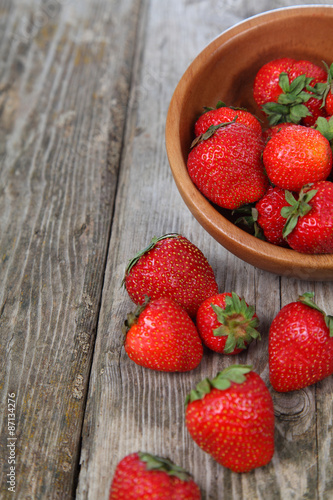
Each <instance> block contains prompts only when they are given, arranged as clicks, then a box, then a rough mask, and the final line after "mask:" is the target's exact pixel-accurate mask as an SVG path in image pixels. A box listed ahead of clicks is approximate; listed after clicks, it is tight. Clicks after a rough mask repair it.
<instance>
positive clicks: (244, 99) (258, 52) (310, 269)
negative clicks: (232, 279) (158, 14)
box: [166, 5, 333, 280]
mask: <svg viewBox="0 0 333 500" xmlns="http://www.w3.org/2000/svg"><path fill="white" fill-rule="evenodd" d="M332 26H333V6H318V5H317V6H307V7H306V6H304V7H287V8H284V9H277V10H274V11H269V12H267V13H264V14H261V15H258V16H254V17H252V18H249V19H247V20H246V21H244V22H242V23H239V24H237V25H236V26H234V27H232V28H230V29H229V30H227V31H225V32H224V33H222V34H221V35H220V36H218V37H217V38H216V39H214V40H213V41H212V42H211V43H210V44H209V45H208V46H207V47H206V48H205V49H204V50H203V51H202V52H201V53H200V54H199V55H198V56H197V57H196V59H195V60H194V61H193V62H192V64H191V65H190V66H189V67H188V69H187V70H186V72H185V73H184V75H183V77H182V79H181V80H180V82H179V84H178V86H177V88H176V90H175V92H174V95H173V97H172V100H171V102H170V106H169V111H168V116H167V123H166V148H167V154H168V158H169V163H170V167H171V170H172V173H173V176H174V179H175V182H176V184H177V187H178V189H179V191H180V193H181V195H182V197H183V199H184V201H185V203H186V204H187V206H188V208H189V209H190V210H191V212H192V213H193V215H194V216H195V217H196V218H197V220H198V221H199V222H200V223H201V224H202V226H203V227H204V228H205V229H206V230H207V231H208V232H209V233H210V234H211V235H212V236H213V237H214V238H215V239H216V240H217V241H219V242H220V243H221V244H222V245H223V246H225V247H226V248H227V249H228V250H230V251H231V252H233V253H234V254H235V255H237V256H238V257H240V258H242V259H243V260H245V261H247V262H249V263H251V264H253V265H255V266H257V267H259V268H262V269H265V270H268V271H271V272H275V273H278V274H284V275H288V276H295V277H297V278H301V279H315V280H331V279H333V256H331V255H316V256H310V255H302V254H299V253H297V252H295V251H293V250H290V249H285V248H281V247H276V246H274V245H271V244H269V243H267V242H263V241H261V240H258V239H257V238H255V237H253V236H252V235H249V234H248V233H246V232H245V231H244V230H242V229H240V228H238V227H236V226H235V225H234V224H233V223H232V221H231V218H230V212H228V211H223V210H220V209H219V208H218V207H215V206H213V205H212V204H211V203H210V202H209V201H208V200H207V199H206V198H205V197H204V196H202V195H201V193H200V192H199V191H198V190H197V189H196V187H195V186H194V184H193V183H192V181H191V179H190V177H189V175H188V173H187V168H186V161H187V156H188V152H189V149H190V144H191V142H192V140H193V129H194V123H195V121H196V120H197V118H198V117H199V116H200V115H201V114H202V112H203V107H204V106H212V107H215V105H216V103H217V102H218V101H219V100H222V101H223V102H225V103H226V104H227V105H232V106H236V107H245V108H246V109H247V110H248V111H251V112H252V113H254V114H255V115H256V116H257V117H258V118H260V119H261V120H262V122H263V126H267V125H268V124H267V122H266V121H265V117H264V115H263V114H262V113H261V111H260V109H259V108H258V107H257V105H256V103H255V101H254V99H253V94H252V89H253V82H254V78H255V75H256V73H257V71H258V70H259V68H260V67H261V66H262V65H263V64H265V63H266V62H268V61H270V60H273V59H276V58H280V57H286V56H287V57H293V58H295V59H308V60H310V61H312V62H314V63H316V64H318V65H322V64H323V63H322V61H325V62H326V63H327V64H329V65H330V64H331V62H332V61H333V42H332V37H331V32H332Z"/></svg>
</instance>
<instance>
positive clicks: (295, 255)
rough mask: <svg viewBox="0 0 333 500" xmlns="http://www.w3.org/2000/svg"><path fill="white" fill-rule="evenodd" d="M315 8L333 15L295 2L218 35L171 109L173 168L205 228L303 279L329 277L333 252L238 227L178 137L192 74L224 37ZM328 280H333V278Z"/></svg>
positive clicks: (332, 8)
mask: <svg viewBox="0 0 333 500" xmlns="http://www.w3.org/2000/svg"><path fill="white" fill-rule="evenodd" d="M311 11H327V13H329V14H330V16H332V18H333V5H325V4H310V5H293V6H288V7H281V8H277V9H272V10H269V11H265V12H262V13H259V14H256V15H253V16H251V17H249V18H247V19H244V20H242V21H240V22H238V23H236V24H235V25H233V26H231V27H230V28H227V29H226V30H224V31H223V32H222V33H220V34H219V35H217V36H216V37H215V38H213V39H212V40H211V41H210V42H209V43H208V44H207V45H206V46H205V47H204V48H203V50H202V51H201V52H200V53H199V54H198V55H197V56H196V57H195V58H194V59H193V60H192V62H191V63H190V64H189V65H188V67H187V69H186V70H185V72H184V74H183V76H182V77H181V79H180V80H179V82H178V84H177V86H176V88H175V90H174V93H173V95H172V98H171V100H170V104H169V108H168V112H167V118H166V127H165V141H166V151H167V156H168V160H169V164H170V168H171V172H172V175H173V178H174V181H175V183H176V185H177V188H178V190H179V192H180V194H181V196H182V198H183V200H184V201H185V204H186V205H187V207H188V208H189V209H190V211H191V212H192V214H193V215H194V217H195V218H196V219H197V221H198V222H199V223H200V224H201V225H202V226H203V227H204V228H205V230H206V231H207V232H208V233H209V234H210V235H211V236H213V237H214V238H215V239H216V240H217V241H219V242H220V243H221V244H222V245H223V246H224V247H225V248H226V249H227V250H229V251H231V252H232V253H233V254H234V255H236V256H237V257H240V258H241V259H242V260H244V261H246V262H248V263H250V264H252V265H254V266H255V267H259V268H263V269H267V270H269V271H271V272H274V273H277V274H280V275H295V272H296V275H297V277H301V278H303V279H312V275H313V274H315V273H316V272H317V271H318V270H320V271H321V274H320V279H322V280H325V271H329V270H330V271H332V270H333V254H303V253H299V252H297V251H295V250H292V249H290V248H284V247H281V246H277V245H273V244H271V243H269V242H267V241H263V240H260V239H258V238H256V237H255V236H253V235H251V234H249V233H247V232H246V231H244V230H243V229H241V228H239V227H237V226H236V225H235V224H234V223H232V222H231V221H229V220H228V219H227V218H225V217H224V216H223V215H222V214H220V212H219V211H218V210H216V208H214V206H213V205H212V204H211V202H210V201H208V200H207V199H206V198H205V196H204V195H202V194H201V192H200V191H199V190H198V189H197V187H196V186H195V185H194V183H193V182H192V180H191V178H190V176H189V174H188V171H187V167H186V162H185V161H184V160H183V153H182V150H181V144H180V141H179V140H178V141H175V130H179V127H180V121H179V117H180V113H179V112H178V110H179V108H180V107H181V106H180V104H181V103H182V102H183V98H184V97H185V94H186V91H187V89H188V88H189V85H190V83H189V81H190V77H191V78H193V76H195V74H196V73H198V71H199V70H200V69H201V62H202V60H203V59H204V58H207V55H208V54H212V53H213V52H215V50H217V48H218V47H219V46H220V45H221V43H223V42H224V41H228V40H230V39H231V38H233V37H234V36H236V35H237V34H238V33H239V32H243V31H244V28H247V29H248V30H250V29H251V28H253V27H254V26H257V25H258V24H257V23H258V21H259V24H263V23H264V22H267V20H269V19H272V20H274V21H275V20H276V16H278V17H279V18H281V19H283V18H284V17H289V16H291V15H306V16H308V15H309V13H310V12H311ZM180 158H181V160H182V161H180ZM244 251H246V256H244ZM258 261H259V264H258ZM260 264H261V265H260ZM267 266H268V267H267ZM314 279H316V278H314ZM326 279H333V277H332V276H330V277H328V278H326Z"/></svg>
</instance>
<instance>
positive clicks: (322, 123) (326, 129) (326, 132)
mask: <svg viewBox="0 0 333 500" xmlns="http://www.w3.org/2000/svg"><path fill="white" fill-rule="evenodd" d="M315 129H316V130H318V131H319V132H320V133H321V134H322V135H323V136H324V137H326V139H327V140H328V141H329V142H330V143H331V147H332V148H333V144H332V143H333V116H331V117H330V119H329V120H326V118H324V117H323V116H319V117H318V118H317V121H316V124H315Z"/></svg>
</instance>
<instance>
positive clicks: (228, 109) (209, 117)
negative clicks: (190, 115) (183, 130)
mask: <svg viewBox="0 0 333 500" xmlns="http://www.w3.org/2000/svg"><path fill="white" fill-rule="evenodd" d="M205 110H206V111H205V113H203V114H202V115H201V116H200V118H198V120H197V121H196V123H195V125H194V133H195V135H196V137H198V136H199V135H201V134H204V133H205V132H206V131H207V130H208V129H209V127H210V126H211V125H218V124H219V123H227V122H232V121H234V120H235V121H237V122H238V123H243V124H244V125H247V126H248V127H250V128H252V129H253V130H254V131H255V132H257V133H258V135H261V134H262V128H261V123H260V121H259V120H258V118H257V117H255V116H254V115H253V114H252V113H250V112H249V111H246V110H245V109H240V108H234V107H232V106H226V105H225V104H224V103H223V102H222V101H219V102H218V103H217V105H216V108H205Z"/></svg>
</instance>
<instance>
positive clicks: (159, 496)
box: [109, 452, 201, 500]
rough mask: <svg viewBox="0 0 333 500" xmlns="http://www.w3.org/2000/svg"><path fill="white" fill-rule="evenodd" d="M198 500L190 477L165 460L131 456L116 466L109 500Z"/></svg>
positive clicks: (156, 457)
mask: <svg viewBox="0 0 333 500" xmlns="http://www.w3.org/2000/svg"><path fill="white" fill-rule="evenodd" d="M140 499H141V500H146V499H149V500H200V499H201V493H200V489H199V487H198V485H197V484H196V483H195V482H194V481H193V479H192V477H191V476H190V474H188V473H187V472H186V471H185V470H184V469H182V468H181V467H179V466H178V465H175V464H174V463H173V462H171V461H170V460H169V459H167V458H163V457H158V456H154V455H151V454H150V453H142V452H138V453H131V454H130V455H127V456H126V457H124V458H123V459H122V460H121V461H120V462H119V463H118V465H117V467H116V470H115V473H114V476H113V480H112V483H111V488H110V495H109V500H140Z"/></svg>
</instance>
